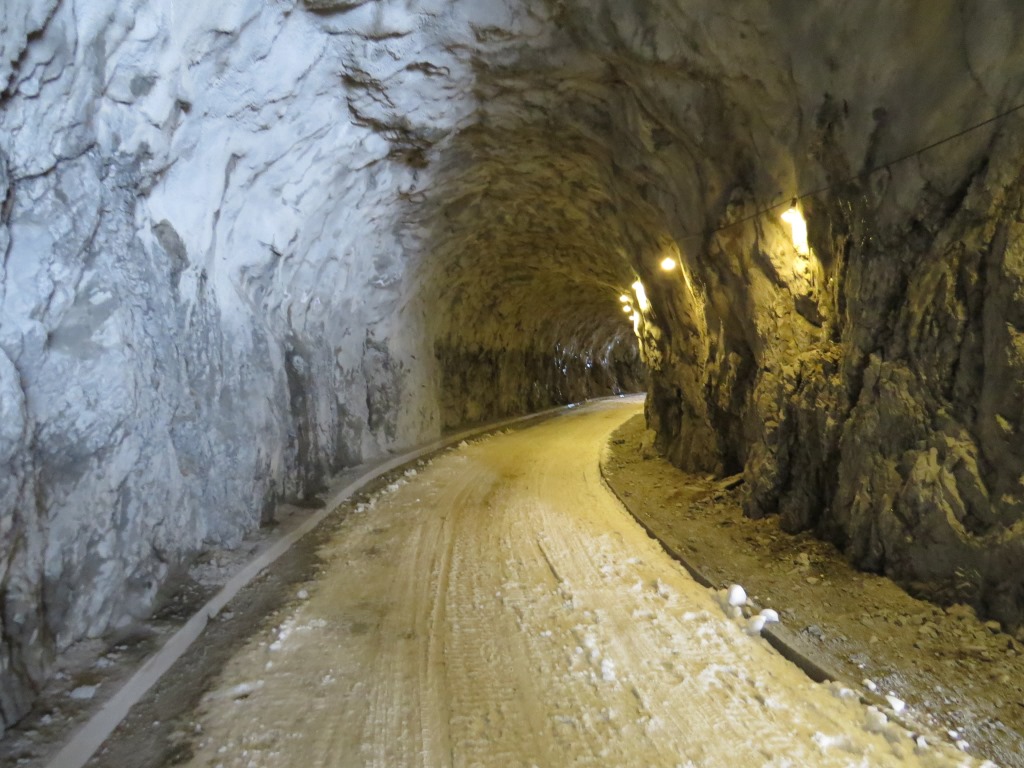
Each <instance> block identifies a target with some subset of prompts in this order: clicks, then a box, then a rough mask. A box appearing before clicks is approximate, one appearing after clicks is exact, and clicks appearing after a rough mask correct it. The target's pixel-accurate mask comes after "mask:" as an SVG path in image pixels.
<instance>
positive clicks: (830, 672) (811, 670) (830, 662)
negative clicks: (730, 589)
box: [599, 457, 924, 733]
mask: <svg viewBox="0 0 1024 768" xmlns="http://www.w3.org/2000/svg"><path fill="white" fill-rule="evenodd" d="M599 464H600V472H601V480H602V481H603V482H604V484H605V487H606V488H608V492H609V493H611V494H612V495H613V496H614V497H615V498H616V499H618V500H619V503H620V504H622V506H623V508H624V509H625V510H626V511H627V512H628V513H629V515H630V517H632V518H633V519H634V520H635V521H636V522H637V524H638V525H639V526H640V527H641V528H643V529H644V530H645V531H647V534H648V535H649V536H650V537H651V538H652V539H654V540H655V541H656V542H658V544H659V545H660V546H661V548H662V549H663V550H664V551H665V553H666V554H668V556H669V557H671V558H672V559H673V560H675V561H676V562H678V563H679V564H680V565H681V566H683V568H685V569H686V571H687V572H688V573H689V574H690V575H691V576H692V577H693V579H694V581H696V582H697V583H698V584H700V585H701V586H703V587H707V588H708V589H719V588H722V587H726V586H728V584H716V583H714V582H713V581H712V580H711V579H710V578H708V576H707V575H706V574H705V573H704V572H702V571H701V570H700V569H699V568H698V567H697V566H695V565H694V564H693V563H692V562H690V561H689V560H688V559H687V558H686V556H685V555H683V554H682V553H681V552H679V551H678V550H677V549H676V548H675V547H673V546H672V545H670V544H669V543H667V542H666V541H665V540H663V539H662V538H661V537H660V536H659V535H658V532H657V531H656V530H654V528H652V527H651V526H650V525H649V524H648V523H647V522H646V521H644V520H642V519H641V518H640V517H639V516H637V514H636V513H635V512H634V511H633V509H632V508H631V507H630V505H629V502H628V501H627V500H626V499H624V498H622V497H621V496H620V495H619V494H618V492H616V490H615V488H614V487H613V486H612V484H611V483H610V482H609V481H608V477H607V475H606V474H605V461H604V457H602V460H601V461H600V463H599ZM751 606H752V607H753V609H754V610H755V612H756V611H758V610H760V608H761V606H759V605H756V604H753V603H751ZM761 637H763V638H764V639H765V640H766V641H767V642H768V644H769V645H771V646H772V648H774V649H775V650H776V651H777V652H778V653H779V654H780V655H781V656H782V657H783V658H785V659H786V660H788V661H789V662H791V663H792V664H794V665H796V667H798V668H799V669H800V670H801V671H802V672H803V673H804V674H805V675H807V677H809V678H810V679H811V680H813V681H814V682H816V683H823V682H826V681H830V680H831V681H835V682H838V683H841V684H842V685H845V686H847V687H848V688H850V689H851V690H853V691H857V695H858V697H859V698H860V701H861V703H862V704H865V705H870V706H874V707H877V708H878V709H880V710H884V711H885V712H886V714H887V715H888V717H889V719H890V720H891V721H893V722H895V723H897V724H898V725H900V726H901V727H903V728H904V729H905V730H907V731H910V732H918V733H920V732H921V731H922V730H924V729H923V728H922V726H921V725H920V724H918V723H915V722H912V721H910V720H908V719H907V718H906V717H902V716H900V715H899V714H898V713H896V712H894V711H892V708H891V707H890V706H889V703H888V701H886V699H885V698H884V697H883V696H881V695H879V694H877V693H872V692H868V691H863V690H861V686H860V685H855V684H852V683H851V682H850V681H849V680H848V679H846V677H845V676H844V675H843V674H841V673H840V672H839V671H838V669H839V665H838V664H837V662H836V661H835V659H834V658H833V657H832V656H830V655H829V654H825V653H822V652H821V651H819V650H817V649H816V648H813V647H812V646H810V645H809V644H808V643H806V642H805V641H804V640H803V639H802V638H801V637H800V636H799V635H797V634H796V633H795V632H793V631H792V630H791V629H789V628H787V627H785V626H783V625H782V624H769V625H767V626H766V627H765V628H764V629H763V630H762V631H761Z"/></svg>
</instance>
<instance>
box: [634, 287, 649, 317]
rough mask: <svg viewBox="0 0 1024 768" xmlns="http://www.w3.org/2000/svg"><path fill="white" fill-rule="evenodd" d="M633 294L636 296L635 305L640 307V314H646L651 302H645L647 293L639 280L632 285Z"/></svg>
mask: <svg viewBox="0 0 1024 768" xmlns="http://www.w3.org/2000/svg"><path fill="white" fill-rule="evenodd" d="M633 293H634V294H636V304H637V306H638V307H640V311H641V312H646V311H647V310H649V309H650V308H651V302H649V301H648V300H647V291H645V290H644V284H643V283H641V282H640V281H639V280H637V281H636V282H635V283H633Z"/></svg>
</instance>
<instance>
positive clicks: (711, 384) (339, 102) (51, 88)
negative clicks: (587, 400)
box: [0, 0, 1024, 724]
mask: <svg viewBox="0 0 1024 768" xmlns="http://www.w3.org/2000/svg"><path fill="white" fill-rule="evenodd" d="M178 5H180V4H176V3H174V2H172V0H157V1H155V2H154V1H153V0H146V1H145V2H143V0H11V2H7V3H5V5H4V7H3V9H2V10H0V89H2V94H3V95H2V98H0V201H2V206H0V254H2V256H3V257H2V260H0V264H2V266H0V416H2V418H0V537H2V544H3V546H2V547H0V584H3V585H4V590H3V592H2V596H0V600H2V601H3V605H2V607H3V611H2V616H3V618H2V622H3V624H2V626H0V724H6V723H10V722H13V721H15V720H16V719H17V718H18V717H19V716H20V715H21V714H22V713H23V712H24V711H25V710H26V708H27V707H28V705H29V703H30V701H31V698H32V695H33V692H34V690H36V689H37V688H38V686H39V685H40V684H41V681H43V680H44V679H45V678H46V675H47V674H48V670H49V669H50V668H51V665H52V661H53V658H54V654H56V653H58V652H59V651H61V650H62V649H65V648H67V647H68V646H69V645H70V644H71V643H73V642H75V641H77V640H80V639H82V638H86V637H95V636H99V635H102V634H103V633H105V632H107V631H109V630H110V629H111V628H114V627H118V626H122V625H124V624H126V623H128V622H130V621H131V620H132V619H133V618H134V617H137V616H141V615H144V614H145V613H146V612H147V611H149V610H150V609H151V607H152V605H153V604H154V600H156V598H157V594H158V591H159V589H160V588H161V585H162V584H164V583H165V582H166V581H167V580H168V579H169V578H170V577H171V576H172V575H173V574H174V573H177V572H178V571H180V569H181V568H182V567H184V565H185V564H187V562H188V561H189V558H190V557H192V556H193V555H194V553H195V552H196V551H198V550H200V549H201V548H203V547H207V546H211V545H220V544H224V545H231V544H234V543H237V542H238V541H239V539H240V537H241V536H242V535H243V534H244V533H245V532H246V531H249V530H251V529H252V528H253V527H255V526H257V525H259V524H260V523H261V522H267V521H269V520H270V519H271V517H272V514H273V509H274V505H275V504H276V503H277V502H278V501H280V500H297V499H303V500H305V501H309V500H310V499H311V498H315V497H316V494H317V493H319V492H320V491H321V489H322V487H323V483H324V479H325V478H326V477H327V476H328V475H329V474H330V473H331V472H333V471H334V470H336V469H338V468H339V467H342V466H347V465H351V464H354V463H357V462H359V461H361V460H363V459H365V458H368V457H370V456H375V455H379V454H381V453H383V452H386V451H389V450H394V449H397V448H399V447H401V446H406V445H411V444H414V443H417V442H420V441H422V440H424V439H426V438H428V437H432V436H435V435H436V434H437V433H438V432H440V431H441V430H443V429H445V428H450V427H453V426H455V425H458V424H463V423H466V422H471V421H479V420H484V419H488V418H494V417H497V416H501V415H504V414H511V413H521V412H524V411H527V410H532V409H538V408H542V407H545V406H548V405H552V404H556V403H564V402H568V401H571V400H575V399H580V398H583V397H588V396H592V395H596V394H608V393H612V392H617V391H621V390H623V389H634V388H638V387H641V386H643V384H644V383H645V382H646V384H647V386H648V392H649V395H648V403H647V415H648V419H649V423H650V426H651V427H652V428H653V429H655V430H656V431H657V434H658V441H659V446H660V447H661V449H662V450H663V451H664V452H665V454H666V455H667V456H668V457H669V458H670V459H671V460H672V461H673V462H675V463H677V464H679V465H681V466H686V467H689V468H693V469H699V470H702V471H708V472H714V473H732V472H740V471H743V472H744V473H745V477H746V479H747V487H748V489H749V496H748V509H747V511H748V513H750V514H752V515H762V514H769V513H779V514H781V515H782V517H783V520H784V523H785V525H786V526H787V527H789V528H790V529H793V530H800V529H808V528H810V529H813V530H815V531H817V532H818V533H819V534H821V535H825V536H829V537H830V538H832V539H833V540H835V541H836V542H837V543H838V544H840V545H841V546H844V547H846V549H847V551H848V552H849V553H850V554H851V556H852V557H853V558H854V559H855V560H857V561H858V562H859V563H861V564H862V565H865V566H866V567H870V568H873V569H875V570H879V571H884V572H887V573H890V574H891V575H893V576H895V577H897V578H899V579H901V580H902V581H903V582H904V583H912V584H914V585H916V586H915V589H917V590H918V591H919V592H920V593H922V594H929V595H932V596H937V597H939V598H940V599H946V600H952V599H961V600H967V601H970V602H973V603H975V604H976V605H977V606H978V607H979V608H981V609H983V610H986V611H988V612H989V613H990V614H992V615H996V616H998V617H1000V618H1001V619H1004V620H1006V621H1010V622H1011V623H1015V622H1017V621H1019V619H1020V615H1021V610H1022V602H1024V598H1022V595H1024V587H1022V585H1021V579H1020V576H1019V574H1017V573H1016V566H1014V563H1019V561H1020V559H1019V555H1018V550H1019V549H1020V547H1021V546H1022V543H1021V542H1022V541H1024V540H1022V539H1021V538H1020V537H1019V536H1018V535H1017V529H1018V528H1019V526H1020V520H1021V519H1022V518H1024V491H1022V488H1021V481H1020V477H1021V476H1022V475H1024V447H1022V444H1021V439H1020V435H1021V434H1022V432H1021V430H1022V429H1024V414H1022V413H1021V410H1020V403H1021V402H1024V389H1022V387H1024V383H1022V382H1024V352H1022V350H1024V344H1022V341H1021V339H1024V336H1022V333H1024V317H1022V314H1021V305H1022V299H1021V295H1022V293H1021V288H1020V286H1022V285H1024V268H1022V267H1021V263H1022V262H1021V257H1020V253H1021V250H1020V231H1019V227H1020V225H1019V221H1020V219H1021V207H1020V201H1021V198H1020V191H1021V190H1020V182H1019V178H1018V177H1019V168H1020V167H1021V164H1022V163H1021V161H1022V159H1024V158H1022V154H1021V140H1020V125H1021V122H1020V121H1021V118H1020V114H1019V113H1014V114H1011V115H1010V116H1008V117H1007V118H1005V119H1001V120H997V121H995V122H992V123H989V124H986V125H984V126H982V127H981V128H979V129H977V130H972V131H970V132H969V133H968V134H965V135H964V136H963V137H961V138H960V139H957V140H955V141H951V142H945V143H942V144H941V145H940V146H938V147H936V148H934V149H932V150H929V151H927V152H924V153H918V152H917V150H919V149H921V148H923V147H926V146H928V145H929V144H932V143H933V142H935V141H936V140H938V139H942V138H944V137H948V136H952V135H954V134H956V133H957V132H959V131H961V130H962V129H964V128H965V127H968V126H971V125H975V124H978V123H981V122H982V121H984V120H987V119H988V118H990V117H992V116H993V115H996V114H999V113H1001V112H1004V111H1006V110H1009V109H1010V108H1012V107H1013V106H1015V105H1017V104H1019V103H1020V102H1022V101H1024V76H1022V75H1021V73H1022V72H1024V61H1022V55H1024V49H1022V45H1021V42H1020V41H1021V40H1022V39H1024V35H1022V32H1024V30H1022V16H1024V12H1022V11H1021V10H1020V9H1019V8H1018V5H1017V4H1014V3H1011V2H1009V0H1006V2H1000V1H999V0H993V2H991V3H987V4H985V6H984V8H983V7H982V6H980V5H970V4H960V5H956V6H954V5H952V4H949V5H943V4H940V6H937V5H936V4H935V3H933V2H925V1H924V0H917V1H913V2H903V3H899V4H895V5H894V4H892V3H880V2H862V3H855V4H852V3H817V4H808V3H806V2H789V1H788V0H786V1H785V2H773V3H770V4H766V3H754V2H729V3H722V2H717V0H714V1H713V0H695V1H693V2H682V1H681V0H648V1H647V2H625V1H624V0H601V1H599V2H594V1H592V0H588V1H587V2H584V0H500V1H498V0H494V1H492V0H458V1H457V2H451V1H450V0H429V1H427V2H415V3H414V2H410V1H408V0H361V1H360V0H302V1H301V2H300V1H298V0H282V1H281V2H275V3H272V4H268V3H266V2H263V1H262V0H230V1H229V2H223V3H216V4H207V5H206V6H203V7H195V8H189V9H188V11H187V12H184V11H182V10H181V8H179V7H178ZM903 157H906V158H907V159H906V160H902V161H900V162H898V163H893V164H891V165H890V164H889V163H890V161H892V160H894V159H898V158H903ZM868 171H871V173H867V172H868ZM809 190H817V192H816V193H815V194H813V195H810V196H808V197H806V198H803V199H802V200H801V201H800V208H801V209H802V211H803V213H804V214H805V215H806V217H807V221H808V226H809V232H810V243H811V247H812V249H813V252H812V253H811V254H809V255H808V256H807V257H806V258H805V257H803V256H801V255H800V254H798V253H797V252H796V251H795V249H794V245H793V242H792V241H791V239H790V236H789V234H790V233H789V231H788V229H787V228H786V227H785V226H784V225H783V223H782V222H781V221H780V220H779V218H778V214H779V213H780V212H781V210H782V209H783V208H785V207H786V206H787V205H788V201H789V200H790V199H791V198H793V197H794V196H795V195H798V194H800V193H802V192H806V191H809ZM776 205H779V206H781V207H778V208H774V209H770V210H766V209H768V208H769V207H770V206H776ZM666 257H670V258H672V259H673V260H674V261H675V262H676V265H677V266H676V269H674V270H672V271H670V272H664V271H662V270H661V269H660V268H659V266H658V265H659V262H660V261H661V260H662V259H664V258H666ZM636 279H639V280H640V281H641V283H642V285H643V286H644V292H645V294H646V296H647V297H648V298H649V300H650V306H649V307H645V308H643V311H642V312H640V313H638V317H637V319H636V321H635V322H632V321H631V320H630V318H629V316H628V315H627V314H626V313H624V312H622V309H621V304H620V303H619V301H618V297H619V294H620V293H621V292H622V291H623V290H628V289H629V288H630V286H631V284H632V283H633V281H634V280H636ZM633 303H634V304H637V305H638V308H640V307H639V299H638V298H637V297H636V296H634V297H633ZM641 362H643V363H646V366H644V365H642V364H641ZM986 553H987V554H986ZM992 553H995V554H992Z"/></svg>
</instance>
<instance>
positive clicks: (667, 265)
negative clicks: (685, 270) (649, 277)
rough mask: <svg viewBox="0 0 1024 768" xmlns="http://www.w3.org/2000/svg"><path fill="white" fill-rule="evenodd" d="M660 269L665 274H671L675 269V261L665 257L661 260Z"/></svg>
mask: <svg viewBox="0 0 1024 768" xmlns="http://www.w3.org/2000/svg"><path fill="white" fill-rule="evenodd" d="M661 268H662V269H663V270H665V271H666V272H671V271H672V270H673V269H675V268H676V260H675V259H673V258H671V257H670V256H666V257H665V258H664V259H662V260H661Z"/></svg>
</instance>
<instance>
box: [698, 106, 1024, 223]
mask: <svg viewBox="0 0 1024 768" xmlns="http://www.w3.org/2000/svg"><path fill="white" fill-rule="evenodd" d="M1021 110H1024V103H1021V104H1018V105H1016V106H1014V107H1010V108H1009V109H1007V110H1005V111H1004V112H1000V113H999V114H997V115H993V116H992V117H990V118H988V119H986V120H982V121H981V122H980V123H975V124H974V125H970V126H968V127H967V128H964V129H962V130H960V131H957V132H956V133H954V134H951V135H949V136H946V137H944V138H942V139H939V140H937V141H933V142H932V143H931V144H928V145H926V146H924V147H921V148H920V149H915V150H914V151H913V152H908V153H907V154H905V155H901V156H900V157H897V158H894V159H892V160H887V161H886V162H884V163H880V164H878V165H876V166H873V167H872V168H868V169H867V170H865V171H861V172H860V173H855V174H853V175H851V176H847V177H846V178H844V179H840V180H839V181H835V182H833V183H831V184H827V185H826V186H824V187H819V188H817V189H812V190H810V191H809V192H802V193H800V194H797V195H795V196H793V197H791V198H790V199H789V201H784V202H780V203H774V204H773V205H769V206H768V207H767V208H761V209H759V210H757V211H754V212H753V213H751V214H748V215H747V216H744V217H742V218H740V219H736V220H735V221H730V222H729V223H728V224H723V225H722V226H720V227H715V228H714V229H709V230H706V231H704V232H701V233H692V234H686V235H683V236H681V237H680V238H679V240H680V241H682V240H696V239H703V238H705V237H708V236H710V235H713V234H715V233H717V232H722V231H724V230H726V229H731V228H732V227H736V226H739V225H740V224H745V223H747V222H748V221H753V220H754V219H756V218H758V217H760V216H764V215H766V214H769V213H771V212H772V211H774V210H776V209H777V208H781V207H782V206H784V205H791V204H792V203H793V202H799V201H800V200H804V199H806V198H809V197H816V196H817V195H821V194H824V193H825V192H828V191H830V190H832V189H835V188H836V187H839V186H842V185H843V184H848V183H850V182H851V181H859V180H862V179H866V178H868V177H869V176H872V175H873V174H875V173H878V172H879V171H882V170H885V169H886V168H890V167H891V166H894V165H898V164H899V163H903V162H905V161H907V160H910V159H912V158H914V157H917V156H918V155H922V154H924V153H925V152H928V151H930V150H932V149H935V148H936V147H940V146H942V145H943V144H948V143H949V142H951V141H954V140H955V139H959V138H960V137H962V136H966V135H967V134H968V133H972V132H974V131H976V130H978V129H980V128H984V127H985V126H986V125H991V124H992V123H995V122H998V121H999V120H1003V119H1005V118H1007V117H1009V116H1010V115H1012V114H1014V113H1015V112H1019V111H1021Z"/></svg>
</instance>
